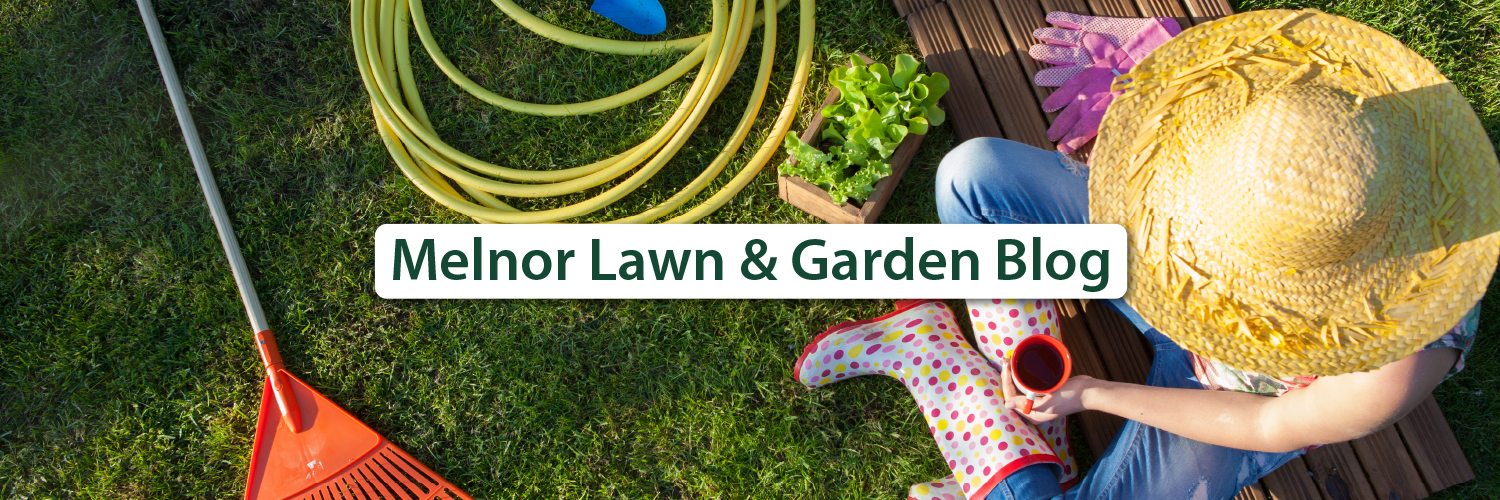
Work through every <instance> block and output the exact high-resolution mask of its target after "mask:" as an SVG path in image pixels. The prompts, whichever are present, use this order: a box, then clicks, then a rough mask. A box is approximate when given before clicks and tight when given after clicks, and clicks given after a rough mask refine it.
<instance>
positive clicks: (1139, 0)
mask: <svg viewBox="0 0 1500 500" xmlns="http://www.w3.org/2000/svg"><path fill="white" fill-rule="evenodd" d="M1136 6H1137V7H1139V8H1140V9H1141V17H1170V18H1173V19H1176V20H1177V25H1178V26H1180V27H1182V29H1187V28H1188V27H1189V26H1192V25H1193V23H1192V20H1191V19H1189V18H1188V10H1187V7H1185V6H1183V5H1182V0H1136Z"/></svg>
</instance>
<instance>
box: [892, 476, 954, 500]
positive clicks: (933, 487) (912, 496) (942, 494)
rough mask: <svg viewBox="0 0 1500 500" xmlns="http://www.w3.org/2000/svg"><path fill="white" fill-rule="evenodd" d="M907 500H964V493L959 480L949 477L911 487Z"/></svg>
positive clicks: (907, 493)
mask: <svg viewBox="0 0 1500 500" xmlns="http://www.w3.org/2000/svg"><path fill="white" fill-rule="evenodd" d="M906 498H907V500H963V499H964V491H963V489H962V488H959V487H958V480H957V479H953V476H951V475H950V476H948V477H945V478H942V479H939V480H937V481H933V482H930V483H917V484H913V485H911V489H910V490H907V492H906Z"/></svg>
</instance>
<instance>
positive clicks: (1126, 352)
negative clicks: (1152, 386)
mask: <svg viewBox="0 0 1500 500" xmlns="http://www.w3.org/2000/svg"><path fill="white" fill-rule="evenodd" d="M1083 310H1084V311H1083V312H1084V318H1086V319H1087V320H1088V324H1089V331H1090V332H1093V334H1094V342H1095V343H1097V344H1098V345H1099V354H1100V357H1101V358H1103V359H1104V368H1105V369H1106V370H1108V371H1109V375H1110V378H1109V379H1110V380H1113V381H1116V382H1128V383H1132V384H1145V383H1146V377H1147V376H1148V375H1150V373H1151V350H1150V349H1148V348H1147V347H1146V341H1145V339H1144V338H1143V337H1142V336H1141V333H1140V332H1138V331H1136V329H1135V326H1133V325H1131V324H1130V322H1129V321H1126V320H1125V318H1123V317H1121V316H1120V315H1119V313H1116V312H1114V311H1113V310H1111V309H1110V308H1109V307H1108V306H1105V305H1104V302H1103V301H1098V300H1092V301H1089V302H1088V303H1086V304H1084V306H1083Z"/></svg>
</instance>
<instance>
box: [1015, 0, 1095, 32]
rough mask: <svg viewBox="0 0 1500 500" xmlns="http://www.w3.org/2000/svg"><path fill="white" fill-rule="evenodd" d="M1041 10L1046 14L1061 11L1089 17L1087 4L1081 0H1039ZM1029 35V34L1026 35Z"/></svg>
mask: <svg viewBox="0 0 1500 500" xmlns="http://www.w3.org/2000/svg"><path fill="white" fill-rule="evenodd" d="M1041 2H1042V10H1044V11H1047V12H1053V11H1059V10H1060V11H1063V12H1072V13H1074V14H1083V15H1085V16H1086V15H1089V4H1088V3H1087V2H1084V1H1083V0H1041ZM1027 35H1030V33H1027Z"/></svg>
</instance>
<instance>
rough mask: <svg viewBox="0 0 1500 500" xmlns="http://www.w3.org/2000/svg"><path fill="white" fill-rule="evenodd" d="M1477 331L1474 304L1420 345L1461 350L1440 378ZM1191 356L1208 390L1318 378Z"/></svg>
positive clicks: (1256, 388) (1264, 388)
mask: <svg viewBox="0 0 1500 500" xmlns="http://www.w3.org/2000/svg"><path fill="white" fill-rule="evenodd" d="M1478 331H1479V306H1478V305H1475V306H1474V308H1473V309H1471V310H1469V313H1468V314H1465V315H1464V317H1463V319H1461V320H1459V321H1458V326H1455V327H1453V329H1452V330H1449V331H1448V333H1445V334H1443V336H1442V337H1439V338H1438V339H1437V340H1436V341H1433V342H1432V343H1431V344H1427V345H1426V346H1425V347H1423V348H1422V350H1424V351H1425V350H1428V349H1437V348H1439V347H1454V348H1457V349H1458V350H1459V351H1460V352H1459V355H1458V362H1456V363H1454V364H1453V369H1452V370H1449V371H1448V375H1447V376H1446V377H1443V380H1447V379H1448V378H1449V377H1452V376H1453V375H1454V374H1457V373H1458V372H1459V370H1463V369H1464V356H1465V355H1467V354H1468V353H1469V348H1471V347H1474V335H1475V333H1477V332H1478ZM1190 354H1191V353H1190ZM1192 356H1193V372H1194V373H1195V374H1196V375H1197V378H1198V382H1200V383H1202V384H1203V388H1204V389H1209V390H1216V391H1240V392H1249V393H1255V394H1260V395H1262V396H1280V395H1282V394H1286V392H1287V391H1290V390H1292V389H1300V388H1303V387H1307V385H1308V384H1311V383H1312V381H1313V380H1317V377H1292V378H1276V377H1272V376H1270V375H1264V374H1260V373H1256V372H1252V371H1248V370H1239V369H1235V368H1230V367H1228V366H1225V365H1224V363H1220V362H1218V361H1216V360H1213V359H1209V358H1205V357H1203V356H1199V355H1197V354H1193V355H1192Z"/></svg>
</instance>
